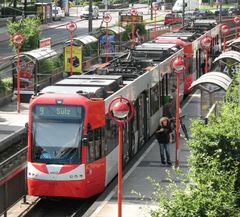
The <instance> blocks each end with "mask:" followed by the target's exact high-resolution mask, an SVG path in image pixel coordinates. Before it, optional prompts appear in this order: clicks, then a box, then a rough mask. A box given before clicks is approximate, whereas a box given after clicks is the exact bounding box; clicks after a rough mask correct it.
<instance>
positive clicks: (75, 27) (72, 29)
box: [66, 21, 77, 75]
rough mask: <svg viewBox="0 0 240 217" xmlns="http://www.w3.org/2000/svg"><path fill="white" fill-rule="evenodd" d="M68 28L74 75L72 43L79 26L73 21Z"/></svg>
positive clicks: (71, 71)
mask: <svg viewBox="0 0 240 217" xmlns="http://www.w3.org/2000/svg"><path fill="white" fill-rule="evenodd" d="M66 28H67V30H68V31H69V32H70V75H72V73H73V70H72V66H73V58H72V41H73V32H74V31H75V30H76V29H77V24H76V23H75V22H72V21H71V22H69V23H68V24H67V26H66Z"/></svg>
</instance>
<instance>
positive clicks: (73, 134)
mask: <svg viewBox="0 0 240 217" xmlns="http://www.w3.org/2000/svg"><path fill="white" fill-rule="evenodd" d="M83 114H84V112H83V107H80V106H66V105H36V106H34V108H33V111H32V162H42V163H46V164H79V163H80V160H81V159H80V156H81V153H80V152H81V139H82V130H83V116H84V115H83Z"/></svg>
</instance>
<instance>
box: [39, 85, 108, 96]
mask: <svg viewBox="0 0 240 217" xmlns="http://www.w3.org/2000/svg"><path fill="white" fill-rule="evenodd" d="M82 92H84V93H94V94H96V95H99V94H100V95H102V92H103V88H101V87H79V86H56V85H52V86H48V87H45V88H43V89H42V90H41V91H40V94H44V93H61V94H62V93H65V94H78V93H82Z"/></svg>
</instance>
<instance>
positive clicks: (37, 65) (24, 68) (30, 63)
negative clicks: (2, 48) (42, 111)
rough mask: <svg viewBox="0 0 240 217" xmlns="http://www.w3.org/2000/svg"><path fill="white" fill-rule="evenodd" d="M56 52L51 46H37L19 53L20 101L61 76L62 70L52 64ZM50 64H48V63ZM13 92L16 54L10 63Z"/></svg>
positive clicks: (26, 100) (15, 78) (15, 90)
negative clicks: (37, 47)
mask: <svg viewBox="0 0 240 217" xmlns="http://www.w3.org/2000/svg"><path fill="white" fill-rule="evenodd" d="M57 57H58V53H57V52H56V51H55V50H53V49H51V48H39V49H35V50H31V51H27V52H21V55H20V95H21V102H28V101H29V99H30V97H31V96H32V95H33V94H35V93H37V92H38V90H39V89H40V88H42V87H44V86H47V85H49V84H51V83H53V82H54V81H56V80H58V79H60V78H62V77H63V73H62V72H63V70H62V69H61V70H59V68H58V69H57V68H54V67H50V66H53V65H52V63H49V62H52V60H53V58H57ZM49 64H50V65H49ZM12 66H13V67H12V77H13V92H14V93H15V94H16V93H17V56H15V57H14V59H13V64H12ZM59 72H61V73H59Z"/></svg>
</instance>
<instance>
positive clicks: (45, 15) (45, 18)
mask: <svg viewBox="0 0 240 217" xmlns="http://www.w3.org/2000/svg"><path fill="white" fill-rule="evenodd" d="M35 7H36V11H37V16H38V17H40V19H41V20H42V22H43V23H48V22H52V3H51V2H47V3H46V2H38V3H35Z"/></svg>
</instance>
